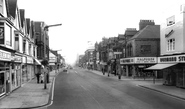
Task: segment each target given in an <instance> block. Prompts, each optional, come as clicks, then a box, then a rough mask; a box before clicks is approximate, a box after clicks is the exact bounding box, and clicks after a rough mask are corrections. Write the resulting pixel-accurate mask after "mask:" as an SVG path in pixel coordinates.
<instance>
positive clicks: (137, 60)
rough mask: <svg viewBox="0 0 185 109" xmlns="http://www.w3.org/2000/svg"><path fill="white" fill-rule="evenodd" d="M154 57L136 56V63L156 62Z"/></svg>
mask: <svg viewBox="0 0 185 109" xmlns="http://www.w3.org/2000/svg"><path fill="white" fill-rule="evenodd" d="M156 62H157V61H156V57H142V58H136V63H156Z"/></svg>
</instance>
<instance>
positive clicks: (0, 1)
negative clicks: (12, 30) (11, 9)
mask: <svg viewBox="0 0 185 109" xmlns="http://www.w3.org/2000/svg"><path fill="white" fill-rule="evenodd" d="M0 14H3V0H0Z"/></svg>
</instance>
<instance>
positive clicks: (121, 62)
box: [120, 58, 134, 64]
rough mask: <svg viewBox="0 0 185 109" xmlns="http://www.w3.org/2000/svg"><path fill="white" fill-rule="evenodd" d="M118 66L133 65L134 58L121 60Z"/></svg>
mask: <svg viewBox="0 0 185 109" xmlns="http://www.w3.org/2000/svg"><path fill="white" fill-rule="evenodd" d="M120 64H134V58H122V59H120Z"/></svg>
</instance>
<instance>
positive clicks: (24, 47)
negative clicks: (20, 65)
mask: <svg viewBox="0 0 185 109" xmlns="http://www.w3.org/2000/svg"><path fill="white" fill-rule="evenodd" d="M23 53H26V40H23Z"/></svg>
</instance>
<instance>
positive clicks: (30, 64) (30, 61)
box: [27, 57, 35, 81]
mask: <svg viewBox="0 0 185 109" xmlns="http://www.w3.org/2000/svg"><path fill="white" fill-rule="evenodd" d="M27 73H28V81H29V80H31V79H33V78H34V77H35V72H34V63H33V58H32V57H27Z"/></svg>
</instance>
